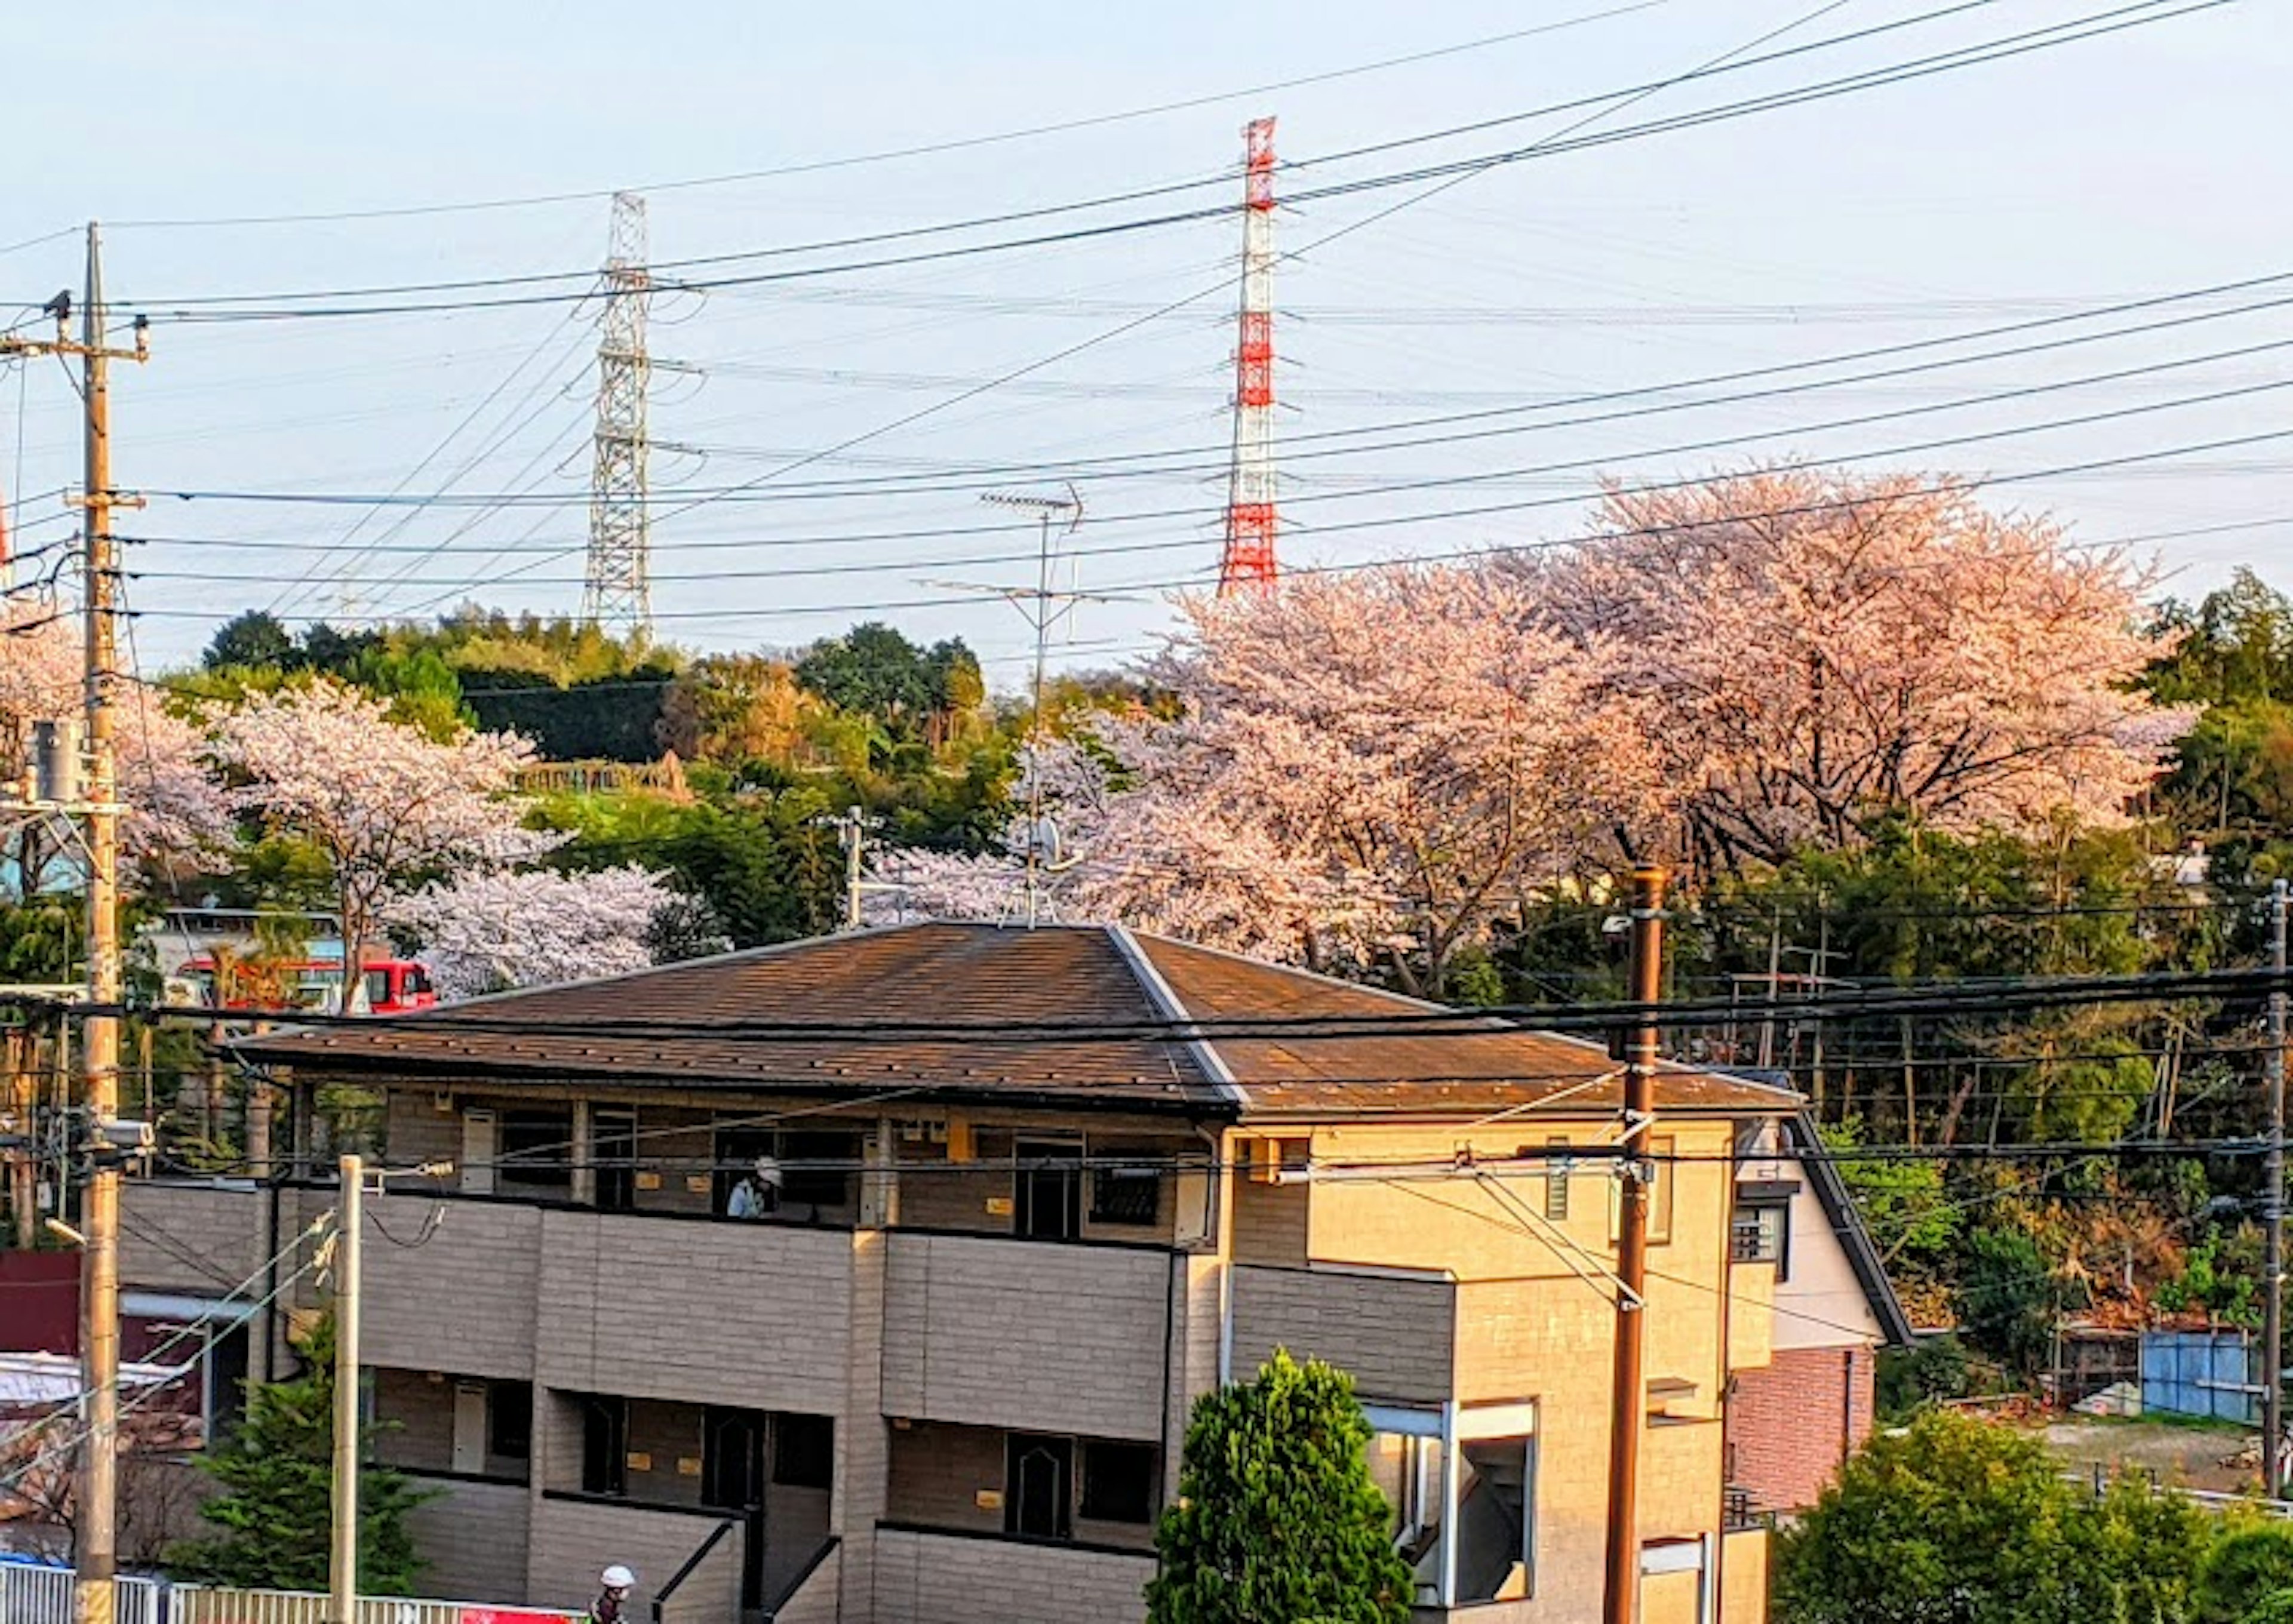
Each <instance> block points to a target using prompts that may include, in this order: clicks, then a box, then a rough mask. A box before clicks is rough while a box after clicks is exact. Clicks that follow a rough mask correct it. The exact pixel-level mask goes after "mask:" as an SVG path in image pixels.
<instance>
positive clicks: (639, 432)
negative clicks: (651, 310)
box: [581, 191, 652, 638]
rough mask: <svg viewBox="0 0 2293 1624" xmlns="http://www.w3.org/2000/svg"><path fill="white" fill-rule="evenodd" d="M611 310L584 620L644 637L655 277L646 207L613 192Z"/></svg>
mask: <svg viewBox="0 0 2293 1624" xmlns="http://www.w3.org/2000/svg"><path fill="white" fill-rule="evenodd" d="M604 286H605V313H604V320H603V321H602V322H600V323H599V324H598V339H597V430H596V460H595V461H594V462H593V463H592V464H591V465H590V473H589V562H588V568H587V571H586V574H585V578H584V581H583V585H582V591H581V618H582V619H584V620H585V621H588V622H590V623H592V624H594V625H597V626H609V627H612V628H614V629H616V630H620V631H623V632H626V633H628V634H632V635H634V636H636V637H640V638H646V637H650V636H651V635H652V584H651V580H650V578H649V570H650V568H651V566H650V562H649V561H648V559H647V557H646V553H647V549H648V537H647V534H646V531H647V523H648V520H647V514H646V484H645V477H646V476H645V443H646V442H645V391H646V387H647V385H648V384H650V383H651V381H652V358H651V357H650V356H649V355H648V354H647V353H646V351H645V311H646V307H647V306H648V305H649V304H650V303H652V273H651V272H650V271H648V270H647V269H646V268H645V206H644V198H641V197H638V196H637V195H636V193H635V192H626V191H623V192H615V193H614V194H613V229H612V246H611V247H610V249H609V250H608V252H607V254H606V255H605V278H604Z"/></svg>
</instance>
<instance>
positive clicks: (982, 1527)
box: [885, 1421, 1004, 1533]
mask: <svg viewBox="0 0 2293 1624" xmlns="http://www.w3.org/2000/svg"><path fill="white" fill-rule="evenodd" d="M1003 1436H1004V1434H1003V1431H1002V1429H1001V1427H993V1426H936V1425H934V1424H933V1423H931V1422H929V1421H920V1422H918V1423H917V1424H916V1425H915V1426H912V1427H910V1428H907V1429H904V1430H903V1429H902V1428H899V1427H895V1428H893V1429H892V1492H891V1501H890V1505H889V1507H887V1510H886V1513H885V1515H887V1517H889V1518H890V1519H891V1520H892V1521H893V1522H895V1523H931V1524H933V1525H934V1526H935V1527H939V1528H960V1529H970V1530H975V1531H978V1532H981V1533H1000V1532H1001V1531H1002V1528H1003V1514H1002V1512H1001V1511H1000V1510H994V1509H983V1508H982V1507H980V1505H979V1502H978V1499H977V1496H978V1494H979V1492H980V1491H981V1490H983V1489H984V1490H991V1491H994V1492H996V1493H999V1494H1000V1493H1001V1492H1002V1490H1003V1478H1004V1473H1003V1453H1004V1444H1003Z"/></svg>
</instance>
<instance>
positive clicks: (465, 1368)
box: [360, 1195, 542, 1381]
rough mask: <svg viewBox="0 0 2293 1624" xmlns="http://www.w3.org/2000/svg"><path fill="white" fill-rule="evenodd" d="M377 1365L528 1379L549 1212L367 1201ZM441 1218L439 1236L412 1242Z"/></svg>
mask: <svg viewBox="0 0 2293 1624" xmlns="http://www.w3.org/2000/svg"><path fill="white" fill-rule="evenodd" d="M367 1212H368V1215H369V1217H368V1224H367V1237H366V1251H365V1257H366V1290H367V1311H366V1328H365V1340H364V1344H363V1345H362V1346H361V1350H360V1351H361V1353H363V1354H364V1355H365V1358H366V1361H367V1362H368V1363H369V1364H378V1365H396V1366H399V1367H400V1368H401V1369H409V1370H450V1371H453V1372H455V1373H457V1374H458V1375H463V1376H493V1377H499V1378H502V1379H504V1380H507V1381H526V1380H530V1379H531V1378H532V1376H533V1348H534V1338H535V1332H536V1329H537V1325H538V1313H539V1295H538V1294H539V1287H540V1281H541V1218H542V1215H541V1211H540V1209H539V1208H532V1207H520V1206H517V1205H516V1204H515V1203H513V1202H507V1201H438V1200H432V1199H430V1198H428V1197H425V1196H419V1195H386V1196H384V1197H382V1198H380V1199H379V1200H369V1202H368V1203H367ZM433 1212H436V1213H438V1214H439V1215H440V1216H439V1219H438V1224H437V1228H436V1229H435V1231H434V1232H432V1234H431V1235H430V1237H429V1239H428V1240H425V1241H423V1242H422V1243H421V1244H420V1245H419V1246H411V1245H401V1246H392V1245H390V1244H388V1243H387V1242H385V1241H384V1240H383V1239H382V1238H381V1234H380V1233H379V1232H378V1229H379V1230H386V1231H387V1232H389V1233H390V1234H392V1235H393V1236H395V1237H397V1239H398V1240H401V1241H408V1242H410V1241H412V1240H414V1238H415V1237H416V1236H417V1235H420V1234H421V1233H422V1231H423V1226H424V1224H425V1223H426V1222H428V1220H429V1218H430V1216H431V1215H432V1213H433Z"/></svg>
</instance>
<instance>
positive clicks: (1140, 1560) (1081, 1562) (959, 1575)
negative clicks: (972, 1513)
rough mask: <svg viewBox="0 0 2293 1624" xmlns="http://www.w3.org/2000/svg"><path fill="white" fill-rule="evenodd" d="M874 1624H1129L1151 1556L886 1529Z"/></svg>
mask: <svg viewBox="0 0 2293 1624" xmlns="http://www.w3.org/2000/svg"><path fill="white" fill-rule="evenodd" d="M877 1546H878V1551H877V1557H876V1563H877V1579H876V1612H875V1620H876V1624H1131V1621H1132V1620H1139V1619H1143V1618H1145V1617H1146V1616H1147V1603H1146V1598H1145V1595H1144V1592H1145V1588H1146V1584H1147V1580H1149V1579H1151V1578H1153V1577H1154V1575H1155V1559H1154V1558H1153V1557H1152V1556H1122V1555H1113V1554H1110V1553H1106V1552H1100V1551H1074V1550H1059V1549H1057V1548H1056V1547H1046V1546H1036V1545H1021V1544H1017V1543H1015V1542H1013V1541H1009V1540H1004V1539H960V1538H956V1537H952V1536H948V1535H940V1534H914V1533H906V1532H901V1531H893V1530H888V1529H887V1530H886V1531H884V1532H883V1533H881V1534H879V1536H878V1537H877Z"/></svg>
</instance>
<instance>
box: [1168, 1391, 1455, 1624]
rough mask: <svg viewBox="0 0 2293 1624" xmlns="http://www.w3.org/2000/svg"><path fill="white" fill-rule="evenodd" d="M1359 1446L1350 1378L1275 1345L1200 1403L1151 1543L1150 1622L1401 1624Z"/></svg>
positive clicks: (1384, 1515)
mask: <svg viewBox="0 0 2293 1624" xmlns="http://www.w3.org/2000/svg"><path fill="white" fill-rule="evenodd" d="M1369 1442H1370V1429H1369V1423H1368V1421H1367V1420H1366V1419H1365V1418H1364V1417H1363V1415H1362V1410H1361V1405H1360V1404H1359V1402H1357V1401H1356V1399H1355V1398H1354V1386H1353V1378H1351V1377H1349V1376H1348V1375H1346V1374H1345V1373H1344V1372H1343V1371H1341V1370H1337V1369H1332V1368H1331V1367H1330V1366H1328V1365H1326V1364H1324V1363H1322V1362H1321V1361H1319V1360H1308V1361H1306V1362H1305V1363H1303V1364H1300V1363H1299V1362H1298V1361H1296V1360H1293V1359H1292V1358H1291V1357H1290V1354H1289V1353H1288V1352H1287V1351H1286V1350H1284V1349H1279V1348H1277V1349H1276V1350H1275V1353H1274V1357H1273V1358H1272V1359H1270V1360H1268V1361H1267V1363H1266V1364H1265V1365H1264V1367H1262V1368H1261V1369H1260V1370H1259V1372H1258V1378H1257V1379H1256V1380H1255V1381H1252V1382H1247V1383H1239V1384H1236V1385H1235V1386H1228V1387H1225V1388H1221V1389H1220V1390H1219V1391H1218V1392H1215V1393H1208V1394H1203V1398H1202V1400H1201V1402H1198V1403H1197V1404H1195V1413H1194V1418H1193V1419H1192V1420H1190V1421H1189V1422H1188V1423H1187V1444H1186V1457H1185V1461H1184V1468H1183V1470H1182V1472H1181V1473H1180V1475H1179V1499H1178V1502H1177V1504H1175V1505H1173V1506H1171V1507H1170V1508H1169V1509H1168V1510H1167V1511H1165V1512H1164V1513H1163V1523H1162V1526H1161V1528H1160V1529H1159V1530H1158V1531H1156V1534H1155V1548H1156V1549H1157V1550H1158V1551H1160V1552H1161V1554H1162V1557H1163V1571H1162V1574H1161V1576H1160V1577H1158V1578H1156V1579H1155V1580H1152V1581H1151V1582H1149V1583H1148V1585H1147V1618H1148V1620H1150V1624H1305V1621H1308V1620H1310V1621H1311V1624H1407V1620H1408V1619H1409V1604H1410V1598H1411V1594H1412V1583H1411V1578H1410V1572H1409V1568H1408V1566H1407V1564H1406V1563H1404V1562H1403V1561H1402V1560H1401V1558H1400V1557H1399V1556H1398V1555H1395V1554H1394V1550H1393V1539H1392V1535H1391V1531H1390V1519H1389V1515H1388V1511H1387V1507H1386V1503H1385V1497H1384V1496H1383V1495H1382V1494H1381V1493H1379V1492H1378V1489H1377V1485H1376V1484H1375V1483H1373V1482H1372V1481H1371V1480H1370V1475H1369V1460H1368V1456H1367V1453H1366V1451H1367V1449H1368V1445H1369Z"/></svg>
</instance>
